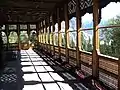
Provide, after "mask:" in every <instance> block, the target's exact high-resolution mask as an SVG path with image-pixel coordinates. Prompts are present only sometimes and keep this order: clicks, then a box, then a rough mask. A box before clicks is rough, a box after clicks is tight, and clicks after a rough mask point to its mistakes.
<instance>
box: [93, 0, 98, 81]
mask: <svg viewBox="0 0 120 90" xmlns="http://www.w3.org/2000/svg"><path fill="white" fill-rule="evenodd" d="M98 6H99V0H93V21H94V27H93V55H92V75H93V78H95V79H98V78H99V70H98V68H99V56H98V53H99V30H98V24H99V20H98V17H99V13H98V12H99V8H98Z"/></svg>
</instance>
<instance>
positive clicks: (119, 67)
mask: <svg viewBox="0 0 120 90" xmlns="http://www.w3.org/2000/svg"><path fill="white" fill-rule="evenodd" d="M117 90H120V57H119V59H118V89H117Z"/></svg>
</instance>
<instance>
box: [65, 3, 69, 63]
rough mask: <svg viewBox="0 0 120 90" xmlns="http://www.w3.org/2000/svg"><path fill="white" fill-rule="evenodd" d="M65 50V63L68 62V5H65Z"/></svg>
mask: <svg viewBox="0 0 120 90" xmlns="http://www.w3.org/2000/svg"><path fill="white" fill-rule="evenodd" d="M64 9H65V43H66V44H65V48H66V61H67V62H69V49H68V47H69V32H68V31H69V17H68V5H67V3H65V5H64Z"/></svg>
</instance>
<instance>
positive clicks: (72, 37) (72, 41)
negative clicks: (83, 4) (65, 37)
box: [69, 17, 77, 48]
mask: <svg viewBox="0 0 120 90" xmlns="http://www.w3.org/2000/svg"><path fill="white" fill-rule="evenodd" d="M76 30H77V29H76V17H72V18H71V19H70V20H69V47H70V48H75V47H76V35H77V34H76Z"/></svg>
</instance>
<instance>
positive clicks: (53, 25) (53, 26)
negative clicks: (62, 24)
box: [52, 15, 55, 55]
mask: <svg viewBox="0 0 120 90" xmlns="http://www.w3.org/2000/svg"><path fill="white" fill-rule="evenodd" d="M52 29H53V30H52V45H53V55H55V46H54V40H55V39H54V32H55V23H54V16H53V15H52Z"/></svg>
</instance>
